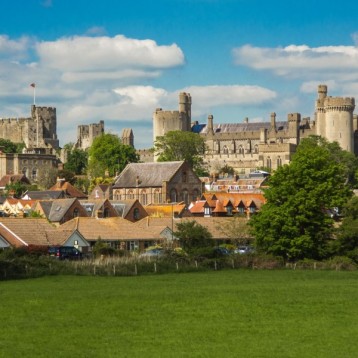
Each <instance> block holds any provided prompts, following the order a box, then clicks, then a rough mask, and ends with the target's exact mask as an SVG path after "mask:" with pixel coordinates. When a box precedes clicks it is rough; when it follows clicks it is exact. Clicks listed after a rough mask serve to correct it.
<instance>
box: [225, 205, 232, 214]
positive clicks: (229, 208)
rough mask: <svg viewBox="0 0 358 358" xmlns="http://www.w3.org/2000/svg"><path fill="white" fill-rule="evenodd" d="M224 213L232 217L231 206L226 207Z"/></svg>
mask: <svg viewBox="0 0 358 358" xmlns="http://www.w3.org/2000/svg"><path fill="white" fill-rule="evenodd" d="M226 212H227V214H228V215H229V216H232V206H230V205H229V206H227V207H226Z"/></svg>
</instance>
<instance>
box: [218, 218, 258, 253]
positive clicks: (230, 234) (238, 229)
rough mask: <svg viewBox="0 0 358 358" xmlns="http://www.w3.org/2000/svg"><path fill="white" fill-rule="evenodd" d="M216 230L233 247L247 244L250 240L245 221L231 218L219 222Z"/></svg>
mask: <svg viewBox="0 0 358 358" xmlns="http://www.w3.org/2000/svg"><path fill="white" fill-rule="evenodd" d="M216 229H217V230H218V231H220V232H221V234H222V235H223V237H227V238H228V239H229V240H230V241H231V243H232V244H235V246H238V245H242V244H248V243H249V242H250V241H251V240H252V238H251V236H250V233H249V226H248V222H247V219H244V218H240V217H232V218H229V219H228V220H225V221H222V222H220V225H217V227H216Z"/></svg>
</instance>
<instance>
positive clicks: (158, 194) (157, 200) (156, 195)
mask: <svg viewBox="0 0 358 358" xmlns="http://www.w3.org/2000/svg"><path fill="white" fill-rule="evenodd" d="M161 202H162V194H161V192H160V191H159V190H156V191H155V192H154V203H156V204H158V203H161Z"/></svg>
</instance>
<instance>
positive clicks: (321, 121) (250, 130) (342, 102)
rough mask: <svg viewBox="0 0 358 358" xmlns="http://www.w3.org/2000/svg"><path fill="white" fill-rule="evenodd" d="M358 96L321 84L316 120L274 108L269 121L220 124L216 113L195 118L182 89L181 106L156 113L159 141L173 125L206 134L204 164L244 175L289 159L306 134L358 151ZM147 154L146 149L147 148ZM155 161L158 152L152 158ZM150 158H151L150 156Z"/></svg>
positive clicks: (357, 152)
mask: <svg viewBox="0 0 358 358" xmlns="http://www.w3.org/2000/svg"><path fill="white" fill-rule="evenodd" d="M354 108H355V100H354V98H341V97H329V96H327V86H325V85H320V86H318V99H317V100H316V110H315V116H314V119H313V120H311V119H310V118H303V119H301V115H300V113H290V114H288V116H287V120H286V121H277V119H276V114H275V113H271V116H270V121H266V122H260V123H257V122H255V123H250V122H249V120H248V118H245V120H244V122H243V123H227V124H215V123H214V118H213V116H212V115H209V116H208V120H207V123H206V124H200V123H198V122H194V123H192V124H191V127H190V128H189V129H188V121H191V97H190V94H187V93H180V95H179V111H163V110H162V109H157V110H156V111H155V112H154V114H153V134H154V140H155V138H156V137H157V136H163V135H164V134H165V133H167V132H168V131H170V130H191V131H193V132H195V133H198V135H200V136H202V137H203V138H204V139H205V142H206V145H207V151H206V153H205V155H204V160H205V163H206V164H207V166H208V169H209V171H210V172H216V171H217V170H218V169H219V168H222V167H223V166H224V165H228V166H231V167H233V168H234V169H235V170H236V171H237V172H238V173H239V174H248V173H250V172H252V171H254V170H256V169H257V168H260V167H266V168H270V169H272V170H275V169H277V168H278V167H279V166H281V165H284V164H287V163H289V162H290V160H291V157H292V155H293V154H294V153H295V151H296V147H297V145H298V144H299V143H300V140H301V139H302V138H305V137H308V136H309V135H321V136H322V137H324V138H326V139H327V140H329V141H337V142H338V143H339V144H340V146H341V147H342V149H344V150H347V151H350V152H354V153H356V154H358V134H357V133H358V120H357V115H354V114H353V111H354ZM146 154H147V153H146ZM153 160H155V157H153ZM145 161H149V158H148V155H146V156H145Z"/></svg>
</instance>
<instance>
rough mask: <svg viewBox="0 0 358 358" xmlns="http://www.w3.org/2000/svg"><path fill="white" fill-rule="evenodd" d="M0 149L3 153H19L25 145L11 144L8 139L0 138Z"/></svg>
mask: <svg viewBox="0 0 358 358" xmlns="http://www.w3.org/2000/svg"><path fill="white" fill-rule="evenodd" d="M0 147H1V148H2V151H3V152H4V153H21V152H22V149H23V148H24V147H25V144H23V143H13V142H12V141H11V140H9V139H4V138H0Z"/></svg>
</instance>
